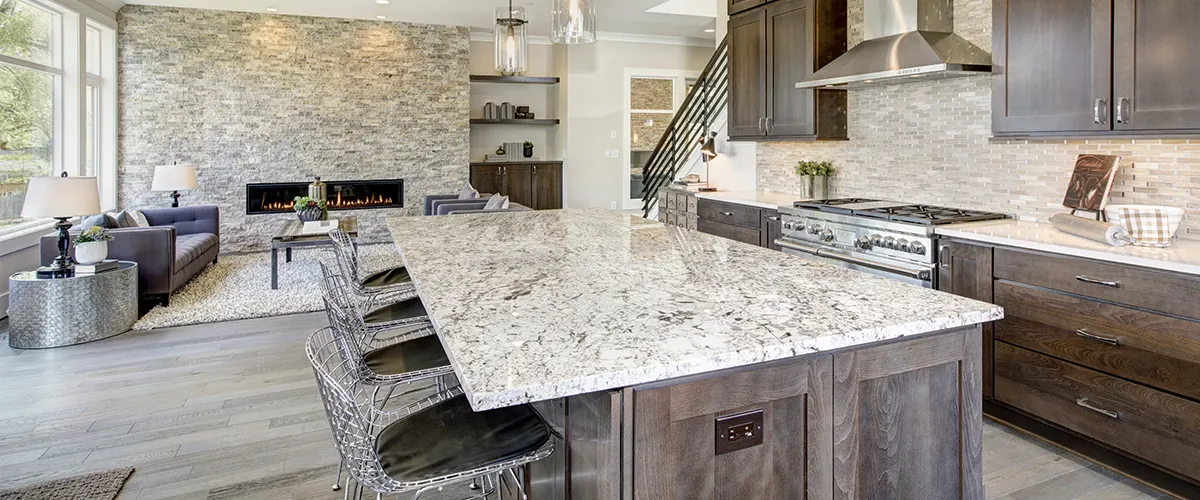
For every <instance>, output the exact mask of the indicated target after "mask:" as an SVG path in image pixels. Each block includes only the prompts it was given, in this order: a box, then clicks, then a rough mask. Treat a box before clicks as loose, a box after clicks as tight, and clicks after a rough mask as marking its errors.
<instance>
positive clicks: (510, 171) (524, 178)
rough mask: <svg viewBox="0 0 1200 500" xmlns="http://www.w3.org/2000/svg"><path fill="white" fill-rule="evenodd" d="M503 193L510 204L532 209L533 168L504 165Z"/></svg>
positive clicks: (529, 166) (530, 166)
mask: <svg viewBox="0 0 1200 500" xmlns="http://www.w3.org/2000/svg"><path fill="white" fill-rule="evenodd" d="M503 193H504V196H507V197H508V201H510V202H512V203H519V204H521V205H525V206H527V207H530V208H533V166H532V165H506V166H505V167H504V191H503Z"/></svg>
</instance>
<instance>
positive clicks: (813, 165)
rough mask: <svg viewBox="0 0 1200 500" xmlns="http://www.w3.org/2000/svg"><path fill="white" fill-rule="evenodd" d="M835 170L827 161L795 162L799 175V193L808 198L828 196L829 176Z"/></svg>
mask: <svg viewBox="0 0 1200 500" xmlns="http://www.w3.org/2000/svg"><path fill="white" fill-rule="evenodd" d="M834 172H835V170H834V168H833V163H831V162H828V161H801V162H799V163H797V164H796V175H799V176H800V195H801V196H803V197H805V198H808V199H823V198H828V197H829V178H830V177H832V176H833V174H834Z"/></svg>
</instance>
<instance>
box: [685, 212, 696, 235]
mask: <svg viewBox="0 0 1200 500" xmlns="http://www.w3.org/2000/svg"><path fill="white" fill-rule="evenodd" d="M687 228H688V230H691V231H695V230H696V216H695V215H694V214H687Z"/></svg>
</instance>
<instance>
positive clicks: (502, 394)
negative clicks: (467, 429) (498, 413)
mask: <svg viewBox="0 0 1200 500" xmlns="http://www.w3.org/2000/svg"><path fill="white" fill-rule="evenodd" d="M388 226H389V228H390V230H391V232H392V235H393V237H394V238H395V241H396V246H397V248H398V249H399V250H400V252H401V254H402V256H403V261H404V264H405V265H406V266H407V267H408V271H409V273H410V274H411V275H412V278H413V281H414V283H415V285H416V287H417V291H418V293H419V294H420V296H421V300H422V301H424V303H425V306H426V309H427V310H428V311H429V315H430V318H431V320H432V321H433V323H434V326H435V328H436V329H437V334H438V336H439V338H440V339H441V342H442V344H443V346H444V347H445V349H446V353H447V355H448V356H449V358H450V360H451V363H452V364H453V366H454V369H455V370H456V372H457V374H458V379H459V381H460V382H461V384H462V386H463V389H464V391H465V392H466V394H467V398H468V400H469V401H470V403H471V406H472V407H473V408H474V409H476V410H487V409H492V408H499V407H504V406H509V405H515V404H521V403H528V402H533V401H540V400H547V399H554V398H560V397H566V396H571V395H577V394H585V393H590V392H596V391H601V390H606V389H613V388H619V387H628V386H633V385H638V384H644V383H649V382H655V381H660V380H665V379H670V378H675V377H682V376H687V375H695V374H701V373H707V372H711V371H715V370H721V369H726V368H734V367H740V366H746V365H752V364H756V363H761V362H765V361H771V360H777V359H784V358H789V357H794V356H800V355H804V354H809V353H814V352H820V351H827V350H832V349H839V348H844V347H852V346H857V345H862V344H868V343H874V342H879V341H884V340H889V339H895V338H899V337H904V336H909V335H918V334H923V333H928V332H933V331H938V330H944V329H949V328H956V327H962V326H969V325H973V324H977V323H983V322H987V321H993V320H996V319H999V318H1001V317H1002V315H1003V312H1002V309H1001V308H1000V307H998V306H995V305H992V304H987V303H984V302H978V301H974V300H970V299H966V298H962V297H957V296H953V295H950V294H946V293H941V292H937V291H933V290H927V289H923V288H918V287H914V286H910V285H905V284H902V283H899V282H896V281H892V280H887V279H884V278H878V277H875V276H871V275H868V274H864V273H860V272H857V271H851V270H848V269H843V268H840V267H834V266H830V265H826V264H821V263H816V262H813V261H810V260H807V259H801V258H795V257H791V256H788V255H785V254H783V253H780V252H775V251H772V250H768V249H765V248H761V247H757V246H752V245H747V244H743V243H738V242H735V241H732V240H727V239H724V238H719V237H716V236H711V235H707V234H703V233H699V232H695V231H687V230H683V229H680V228H677V227H667V226H665V225H663V224H659V223H657V222H655V221H651V220H646V219H643V218H641V217H638V216H634V215H629V214H623V213H621V212H615V211H613V212H609V211H599V210H550V211H531V212H520V213H498V214H479V215H453V216H440V217H392V218H389V219H388Z"/></svg>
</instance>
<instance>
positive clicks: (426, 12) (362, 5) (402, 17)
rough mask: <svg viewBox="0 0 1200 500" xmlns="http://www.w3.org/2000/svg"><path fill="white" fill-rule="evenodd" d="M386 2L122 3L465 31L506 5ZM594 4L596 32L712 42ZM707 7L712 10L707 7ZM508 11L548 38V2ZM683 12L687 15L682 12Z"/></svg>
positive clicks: (606, 2)
mask: <svg viewBox="0 0 1200 500" xmlns="http://www.w3.org/2000/svg"><path fill="white" fill-rule="evenodd" d="M114 1H120V0H114ZM390 1H391V3H389V4H387V5H380V4H376V3H375V0H125V1H124V3H127V4H140V5H163V6H170V7H187V8H196V9H216V10H234V11H243V12H263V13H266V12H267V9H268V8H273V9H278V12H277V13H278V14H293V15H301V16H320V17H344V18H352V19H376V16H386V17H387V20H389V21H409V22H416V23H428V24H445V25H456V26H470V27H473V28H480V29H489V30H490V29H491V27H492V26H493V24H494V23H495V16H494V14H493V12H494V10H495V8H496V7H501V6H504V5H506V4H507V2H505V1H504V0H390ZM594 1H595V2H596V4H597V6H596V18H597V20H596V31H600V32H609V33H633V34H641V35H658V36H672V37H690V38H702V39H712V38H713V34H712V33H706V32H705V31H704V30H705V29H711V28H712V27H713V23H714V22H715V21H714V19H713V18H711V17H705V16H694V15H675V14H659V13H649V12H646V10H647V9H650V8H653V7H655V6H658V5H659V4H662V3H663V2H664V0H594ZM718 1H721V2H724V1H726V0H671V1H670V3H671V4H673V5H672V7H674V8H673V9H672V10H674V11H677V12H678V11H680V7H679V6H678V4H680V3H684V6H685V7H686V2H694V3H695V5H696V9H694V12H697V13H704V14H708V13H711V12H713V11H714V10H715V4H716V2H718ZM709 3H711V4H713V5H712V6H710V5H708V4H709ZM513 6H514V7H525V11H526V15H527V17H528V18H529V21H530V24H529V29H530V34H531V35H542V36H547V35H549V34H550V10H551V0H513ZM682 10H683V11H687V9H686V8H685V9H682Z"/></svg>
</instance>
